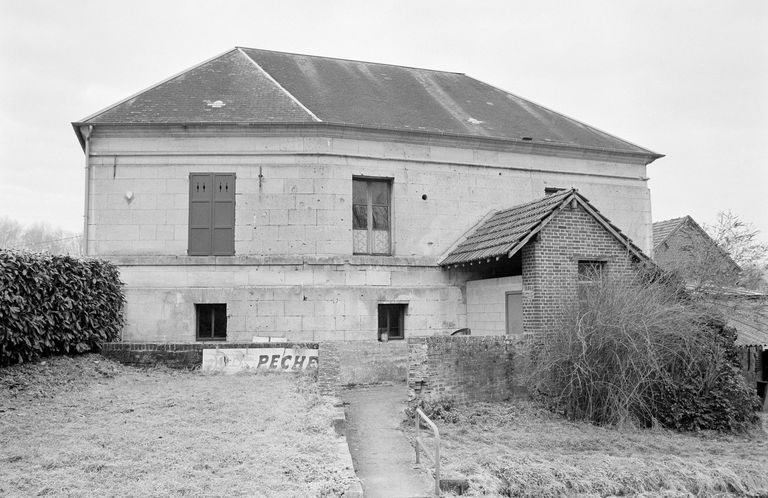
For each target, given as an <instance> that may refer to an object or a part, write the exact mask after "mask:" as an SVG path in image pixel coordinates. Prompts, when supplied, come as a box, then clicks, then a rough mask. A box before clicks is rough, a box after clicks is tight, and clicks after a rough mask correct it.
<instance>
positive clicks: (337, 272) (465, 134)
mask: <svg viewBox="0 0 768 498" xmlns="http://www.w3.org/2000/svg"><path fill="white" fill-rule="evenodd" d="M73 127H74V129H75V132H76V134H77V137H78V139H79V140H80V143H81V145H82V147H83V149H84V152H85V165H86V168H85V171H86V181H85V184H86V201H85V229H84V240H85V250H86V252H87V254H89V255H92V256H98V257H103V258H108V259H110V260H112V261H114V262H115V263H116V264H118V265H119V267H120V270H121V274H122V278H123V280H124V281H125V283H126V295H127V300H128V302H127V310H126V312H127V325H126V327H125V330H124V333H123V340H126V341H168V342H170V341H173V342H194V341H207V340H226V341H247V342H250V341H251V340H252V338H253V337H254V336H281V337H287V338H289V339H291V340H294V341H308V340H311V341H324V340H367V341H376V340H377V339H382V338H383V337H384V336H386V337H387V338H388V339H389V340H396V339H400V338H403V337H408V336H427V335H444V334H449V333H452V332H454V331H455V330H457V329H462V328H466V327H469V328H470V329H471V330H472V334H473V335H475V334H503V333H520V331H521V330H522V331H527V332H535V331H536V330H537V329H538V328H541V327H543V326H546V323H547V320H549V318H548V315H547V313H546V310H547V309H549V308H550V307H551V306H552V305H553V303H554V302H556V301H557V300H559V299H562V298H564V297H565V294H567V293H569V292H570V290H568V289H572V288H574V287H573V286H575V285H577V282H578V280H579V278H580V275H581V278H587V277H586V276H587V275H588V274H589V273H590V272H592V271H595V270H600V271H603V270H607V271H611V268H612V267H614V266H615V267H616V268H617V269H621V268H623V267H625V266H626V264H627V261H630V260H633V259H638V258H639V259H642V258H643V257H644V256H643V252H644V251H645V252H648V251H649V250H650V249H651V208H650V196H649V190H648V186H647V175H646V167H647V165H648V164H650V163H651V162H652V161H654V160H655V159H657V158H659V157H661V156H660V155H659V154H656V153H654V152H651V151H649V150H647V149H644V148H642V147H638V146H636V145H633V144H631V143H629V142H626V141H624V140H622V139H619V138H616V137H614V136H612V135H609V134H607V133H605V132H602V131H600V130H597V129H595V128H593V127H590V126H588V125H586V124H584V123H581V122H579V121H576V120H574V119H571V118H568V117H566V116H563V115H560V114H558V113H555V112H553V111H551V110H549V109H547V108H545V107H542V106H539V105H537V104H534V103H532V102H529V101H526V100H524V99H522V98H520V97H517V96H515V95H512V94H510V93H508V92H505V91H503V90H500V89H498V88H495V87H493V86H490V85H488V84H486V83H483V82H481V81H478V80H476V79H474V78H471V77H468V76H466V75H464V74H459V73H450V72H443V71H432V70H426V69H416V68H409V67H401V66H394V65H388V64H376V63H369V62H358V61H350V60H340V59H332V58H326V57H315V56H306V55H296V54H287V53H280V52H271V51H265V50H255V49H248V48H235V49H233V50H230V51H228V52H226V53H224V54H222V55H219V56H217V57H214V58H213V59H210V60H208V61H206V62H203V63H201V64H200V65H198V66H195V67H193V68H191V69H188V70H186V71H184V72H182V73H180V74H178V75H176V76H173V77H171V78H169V79H167V80H165V81H163V82H160V83H158V84H157V85H154V86H152V87H150V88H148V89H146V90H144V91H141V92H139V93H138V94H136V95H134V96H131V97H129V98H127V99H125V100H123V101H121V102H119V103H117V104H115V105H113V106H110V107H109V108H107V109H105V110H102V111H99V112H97V113H96V114H93V115H91V116H89V117H87V118H84V119H82V120H80V121H78V122H75V123H73ZM573 189H577V190H573ZM547 192H549V195H545V194H547ZM587 199H589V201H587ZM590 201H591V203H590ZM513 206H518V208H515V209H511V210H510V208H511V207H513ZM595 206H598V207H599V208H600V210H601V211H600V212H598V211H597V209H596V208H595ZM516 209H517V211H516ZM521 209H522V211H521ZM527 209H533V211H534V212H535V216H534V218H535V220H537V221H536V223H537V224H536V225H534V226H528V225H527V224H526V223H527V221H526V220H527V218H526V217H525V216H522V217H520V216H518V215H519V214H520V213H521V212H523V213H524V212H525V211H526V210H527ZM509 213H518V215H514V216H511V217H507V219H506V220H505V223H507V224H506V225H505V226H506V227H507V229H509V230H513V231H514V230H517V229H519V232H520V233H521V234H523V236H522V238H519V239H516V238H515V237H516V235H514V234H517V232H514V233H511V232H508V231H505V232H504V233H503V236H504V237H506V238H507V239H509V240H513V239H514V242H515V247H509V248H507V246H505V245H504V244H499V245H498V246H494V247H495V249H494V250H492V251H489V252H487V253H484V252H482V251H480V252H472V250H471V248H470V249H467V248H468V247H470V246H471V244H473V243H475V242H477V241H478V240H479V239H478V237H480V235H478V234H480V233H481V232H480V231H479V230H485V229H486V228H488V227H487V224H488V223H495V221H494V220H496V219H497V218H499V217H502V218H504V217H505V216H507V214H509ZM608 220H611V221H608ZM528 221H530V220H528ZM484 223H485V225H484ZM480 238H481V237H480ZM473 241H474V242H473ZM468 244H469V245H468ZM465 249H467V250H465ZM513 249H514V250H513ZM457 251H458V252H457ZM462 254H463V255H464V256H465V257H464V259H461V258H462V256H461V255H462ZM457 258H458V259H457ZM553 272H554V273H557V277H556V278H555V277H553ZM558 272H559V273H558ZM563 281H568V282H572V283H573V286H571V285H566V286H563V285H560V284H561V283H562V282H563ZM555 284H557V285H555ZM555 287H557V288H558V289H559V290H557V291H555V290H554V288H555ZM558 292H559V293H560V294H558ZM564 293H565V294H564ZM508 296H512V297H508ZM516 296H517V297H516Z"/></svg>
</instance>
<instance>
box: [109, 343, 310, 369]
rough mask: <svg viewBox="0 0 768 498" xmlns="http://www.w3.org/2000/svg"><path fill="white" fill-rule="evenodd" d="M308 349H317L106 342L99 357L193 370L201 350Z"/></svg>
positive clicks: (303, 345)
mask: <svg viewBox="0 0 768 498" xmlns="http://www.w3.org/2000/svg"><path fill="white" fill-rule="evenodd" d="M286 347H291V348H307V349H317V348H318V345H317V343H290V344H286V343H251V342H247V343H219V342H216V343H203V342H197V343H145V342H107V343H104V344H102V345H101V354H102V356H105V357H107V358H111V359H113V360H116V361H119V362H120V363H123V364H125V365H133V366H137V367H154V366H158V365H164V366H167V367H171V368H183V369H194V368H200V366H201V365H202V363H203V349H232V348H243V349H248V348H280V349H283V348H286Z"/></svg>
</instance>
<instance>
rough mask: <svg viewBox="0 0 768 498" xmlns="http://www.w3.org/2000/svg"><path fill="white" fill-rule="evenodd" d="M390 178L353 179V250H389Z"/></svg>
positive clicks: (355, 251)
mask: <svg viewBox="0 0 768 498" xmlns="http://www.w3.org/2000/svg"><path fill="white" fill-rule="evenodd" d="M391 185H392V181H391V180H372V179H367V178H353V179H352V239H353V243H352V252H353V253H354V254H391V252H392V249H391V232H390V228H391V223H390V221H391V220H390V218H391V209H390V206H391V202H390V201H391V199H390V196H391Z"/></svg>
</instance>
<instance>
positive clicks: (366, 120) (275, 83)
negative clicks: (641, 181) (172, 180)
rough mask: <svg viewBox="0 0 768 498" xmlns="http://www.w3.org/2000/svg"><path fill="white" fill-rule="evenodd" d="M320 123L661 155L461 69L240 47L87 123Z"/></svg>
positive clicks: (88, 118) (93, 117)
mask: <svg viewBox="0 0 768 498" xmlns="http://www.w3.org/2000/svg"><path fill="white" fill-rule="evenodd" d="M168 123H174V124H178V123H181V124H183V123H195V124H199V123H232V124H245V123H247V124H258V123H291V124H293V123H316V124H325V123H327V124H337V125H352V126H358V127H366V128H376V129H391V130H400V131H415V132H424V133H436V134H443V135H451V136H469V137H480V138H491V139H501V140H510V141H524V142H528V143H542V144H550V145H554V146H558V145H560V146H569V147H577V148H583V149H593V150H594V149H596V150H602V151H614V152H619V153H629V154H637V155H640V156H646V160H647V161H648V162H650V161H653V160H654V159H656V158H658V157H661V156H660V155H659V154H656V153H654V152H652V151H650V150H648V149H645V148H642V147H639V146H637V145H634V144H632V143H629V142H627V141H625V140H622V139H620V138H617V137H615V136H612V135H610V134H608V133H605V132H602V131H600V130H598V129H596V128H593V127H591V126H589V125H586V124H584V123H581V122H579V121H576V120H574V119H571V118H568V117H566V116H563V115H561V114H558V113H556V112H554V111H551V110H549V109H547V108H545V107H542V106H540V105H537V104H534V103H532V102H529V101H527V100H524V99H522V98H520V97H517V96H516V95H512V94H510V93H508V92H506V91H504V90H500V89H498V88H495V87H493V86H491V85H488V84H486V83H483V82H481V81H478V80H476V79H474V78H471V77H469V76H466V75H464V74H460V73H452V72H445V71H433V70H428V69H417V68H411V67H403V66H395V65H391V64H378V63H371V62H360V61H352V60H343V59H333V58H328V57H317V56H310V55H298V54H290V53H283V52H273V51H269V50H258V49H251V48H235V49H233V50H231V51H229V52H227V53H225V54H223V55H220V56H218V57H216V58H214V59H211V60H209V61H206V62H204V63H202V64H200V65H198V66H196V67H194V68H192V69H189V70H187V71H185V72H183V73H181V74H179V75H177V76H174V77H172V78H170V79H168V80H166V81H163V82H161V83H159V84H157V85H155V86H153V87H151V88H149V89H147V90H145V91H143V92H140V93H138V94H136V95H134V96H132V97H130V98H128V99H126V100H124V101H122V102H119V103H117V104H115V105H113V106H111V107H109V108H107V109H105V110H103V111H101V112H98V113H96V114H94V115H92V116H89V117H87V118H85V119H83V120H82V121H80V122H77V123H74V124H75V125H79V124H168Z"/></svg>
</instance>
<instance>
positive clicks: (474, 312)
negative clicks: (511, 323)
mask: <svg viewBox="0 0 768 498" xmlns="http://www.w3.org/2000/svg"><path fill="white" fill-rule="evenodd" d="M466 285H467V326H468V327H469V328H470V329H471V330H472V335H504V334H506V332H507V319H506V317H507V309H506V304H507V303H506V293H507V292H508V291H521V290H522V288H523V280H522V277H521V276H516V277H503V278H488V279H484V280H470V281H468V282H467V284H466Z"/></svg>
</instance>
